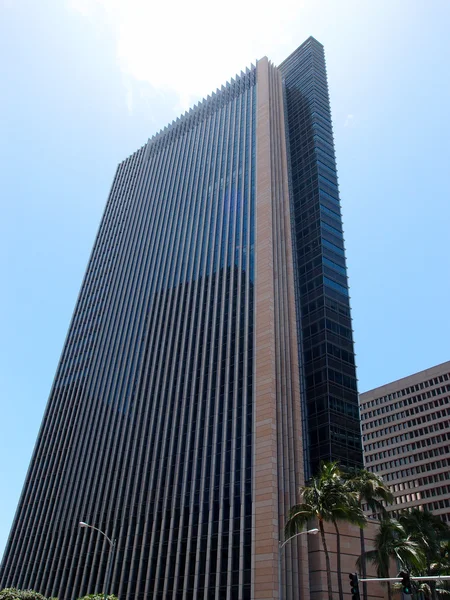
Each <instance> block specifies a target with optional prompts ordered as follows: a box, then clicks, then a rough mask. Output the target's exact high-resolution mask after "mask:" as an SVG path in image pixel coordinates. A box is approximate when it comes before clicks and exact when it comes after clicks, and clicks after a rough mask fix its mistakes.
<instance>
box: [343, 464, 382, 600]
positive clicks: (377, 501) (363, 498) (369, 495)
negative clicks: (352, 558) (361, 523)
mask: <svg viewBox="0 0 450 600" xmlns="http://www.w3.org/2000/svg"><path fill="white" fill-rule="evenodd" d="M344 478H345V479H346V480H347V481H348V484H349V486H350V489H352V490H353V491H354V492H355V493H356V501H357V503H358V506H359V507H360V508H361V509H362V507H363V505H364V504H367V505H368V507H369V508H370V510H371V511H372V513H373V514H380V515H381V518H385V517H386V516H387V512H386V509H385V507H384V504H383V503H386V504H390V503H392V502H393V501H394V497H393V495H392V492H391V491H390V490H389V488H388V487H387V486H386V484H385V483H384V481H383V479H382V478H381V477H380V476H379V475H377V474H376V473H372V472H371V471H368V470H367V469H357V468H352V469H346V471H344ZM359 537H360V541H361V555H363V554H364V553H365V551H366V544H365V539H364V530H363V528H362V527H361V528H360V531H359ZM361 574H362V577H363V579H365V578H366V576H367V569H366V563H365V561H363V562H362V570H361ZM363 598H364V600H367V583H366V582H365V581H364V582H363Z"/></svg>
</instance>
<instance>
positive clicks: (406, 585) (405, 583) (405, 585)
mask: <svg viewBox="0 0 450 600" xmlns="http://www.w3.org/2000/svg"><path fill="white" fill-rule="evenodd" d="M399 576H400V577H401V578H402V590H403V593H404V594H412V585H411V578H410V576H409V573H407V572H406V571H402V572H401V573H399Z"/></svg>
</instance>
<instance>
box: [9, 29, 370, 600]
mask: <svg viewBox="0 0 450 600" xmlns="http://www.w3.org/2000/svg"><path fill="white" fill-rule="evenodd" d="M321 459H338V460H341V461H342V462H344V463H346V464H351V465H360V464H362V459H361V448H360V439H359V421H358V408H357V396H356V379H355V371H354V357H353V347H352V332H351V327H350V316H349V303H348V288H347V279H346V271H345V260H344V250H343V239H342V227H341V220H340V211H339V197H338V192H337V181H336V170H335V163H334V151H333V139H332V132H331V123H330V113H329V104H328V95H327V83H326V74H325V64H324V57H323V49H322V46H321V45H320V44H319V43H318V42H317V41H315V40H314V39H313V38H310V39H309V40H307V41H306V42H305V43H304V44H303V45H302V46H301V47H300V48H299V49H298V50H297V51H296V52H294V54H293V55H291V56H290V57H289V58H288V59H286V61H285V62H284V63H283V64H282V65H281V67H280V68H276V67H274V66H273V65H271V64H270V62H269V61H268V60H267V59H266V58H264V59H262V60H260V61H258V63H257V65H256V67H253V66H252V67H251V68H250V69H247V71H246V72H245V73H241V75H240V76H238V77H236V78H235V79H234V80H231V83H228V84H227V85H226V86H224V87H222V89H221V90H217V91H216V92H215V93H214V94H212V96H210V97H208V98H207V99H206V100H204V101H203V102H201V103H200V104H199V105H198V106H196V107H195V108H193V109H192V110H190V111H189V113H186V114H185V115H184V116H182V117H181V118H180V119H177V121H175V122H174V123H172V124H171V125H170V126H169V127H167V128H166V129H164V130H163V131H162V132H160V133H159V134H157V135H155V136H154V137H153V138H151V139H150V140H149V141H148V143H147V144H146V145H145V146H143V147H142V148H141V149H139V150H138V151H137V152H135V153H134V154H133V155H132V156H130V157H129V158H128V159H126V160H125V161H124V162H123V163H121V164H120V165H119V167H118V169H117V172H116V175H115V178H114V181H113V185H112V188H111V192H110V195H109V198H108V201H107V205H106V209H105V213H104V215H103V218H102V221H101V224H100V228H99V232H98V234H97V238H96V241H95V244H94V248H93V251H92V255H91V258H90V261H89V264H88V268H87V272H86V275H85V278H84V280H83V284H82V287H81V292H80V295H79V298H78V301H77V304H76V308H75V312H74V315H73V318H72V322H71V325H70V329H69V333H68V336H67V339H66V343H65V346H64V349H63V353H62V356H61V360H60V363H59V365H58V369H57V373H56V377H55V380H54V384H53V387H52V390H51V393H50V398H49V402H48V405H47V408H46V411H45V415H44V419H43V423H42V426H41V430H40V432H39V437H38V440H37V444H36V447H35V450H34V454H33V457H32V461H31V465H30V468H29V471H28V474H27V478H26V482H25V485H24V489H23V493H22V496H21V499H20V502H19V506H18V509H17V513H16V517H15V520H14V524H13V527H12V531H11V534H10V537H9V541H8V545H7V548H6V552H5V556H4V560H3V564H2V568H1V575H0V585H1V587H5V586H12V585H14V586H16V587H20V588H28V587H31V588H33V589H35V590H38V591H40V592H41V593H43V594H45V595H47V596H58V598H59V600H72V599H75V598H78V597H79V596H81V595H83V594H87V593H92V592H94V591H102V590H103V585H104V579H105V573H106V568H107V561H108V555H109V546H108V543H107V541H105V539H104V538H103V537H102V536H100V535H98V534H97V533H96V532H95V531H93V530H90V529H80V528H79V526H78V523H79V521H85V522H87V523H89V524H91V525H94V526H95V527H98V528H99V529H101V530H102V531H105V532H106V533H107V534H108V535H109V536H110V537H111V538H114V539H116V540H117V552H116V555H115V557H114V561H113V565H112V579H111V589H110V591H112V592H114V593H115V594H117V595H118V596H119V598H120V600H125V599H127V600H128V599H129V600H131V599H133V600H134V599H136V600H141V599H144V598H145V599H146V598H155V599H156V598H158V599H163V598H164V599H166V598H167V599H168V598H179V599H183V600H185V599H186V600H187V599H199V598H202V599H222V598H223V599H236V600H249V599H250V598H267V597H270V598H276V597H278V594H279V585H282V586H283V589H284V592H285V593H284V597H285V598H290V599H296V598H300V597H302V598H308V597H309V596H308V594H309V579H308V577H309V575H308V548H307V541H306V540H305V539H302V538H298V542H297V543H293V544H291V545H289V547H286V553H285V555H283V562H282V568H281V578H280V577H279V575H278V567H277V559H278V540H279V539H280V531H281V530H282V528H283V525H284V522H285V520H286V513H287V510H288V509H289V507H290V506H291V505H292V504H294V503H295V501H296V490H297V489H298V486H299V485H301V484H302V483H303V482H304V481H305V476H306V477H308V476H309V474H310V473H311V472H312V471H313V470H314V469H315V468H316V466H317V464H318V461H319V460H321ZM304 537H306V536H304Z"/></svg>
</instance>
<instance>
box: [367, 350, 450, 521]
mask: <svg viewBox="0 0 450 600" xmlns="http://www.w3.org/2000/svg"><path fill="white" fill-rule="evenodd" d="M360 410H361V427H362V437H363V448H364V457H365V466H366V468H367V469H368V470H370V471H373V472H375V473H378V474H379V475H381V476H382V477H383V479H384V481H385V482H386V483H387V484H388V486H389V487H390V489H391V491H392V493H393V494H394V497H395V503H394V505H392V506H390V507H388V510H392V511H399V510H401V509H406V508H415V507H422V509H423V510H427V511H430V512H433V513H434V514H436V515H439V516H440V517H441V519H442V520H443V521H447V522H449V523H450V361H449V362H445V363H443V364H441V365H437V366H436V367H432V368H431V369H426V370H425V371H421V372H420V373H415V374H414V375H410V376H409V377H405V378H403V379H399V380H397V381H394V382H392V383H388V384H386V385H383V386H381V387H378V388H376V389H373V390H371V391H369V392H366V393H364V394H361V395H360Z"/></svg>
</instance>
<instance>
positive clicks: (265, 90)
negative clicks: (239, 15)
mask: <svg viewBox="0 0 450 600" xmlns="http://www.w3.org/2000/svg"><path fill="white" fill-rule="evenodd" d="M269 113H270V97H269V62H268V60H267V58H263V59H262V60H260V61H259V62H258V64H257V108H256V240H255V261H256V275H255V363H254V364H255V379H254V381H255V407H254V457H253V469H254V477H253V499H254V517H253V518H254V527H253V549H254V552H253V568H252V587H253V594H252V597H253V598H255V599H258V598H278V566H277V560H278V537H279V532H278V527H279V524H278V478H277V407H276V400H277V397H276V396H277V395H276V357H275V343H274V340H275V319H274V310H275V306H274V305H275V298H274V277H273V269H274V259H273V256H274V249H273V223H272V172H271V163H270V146H271V140H270V115H269Z"/></svg>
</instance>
